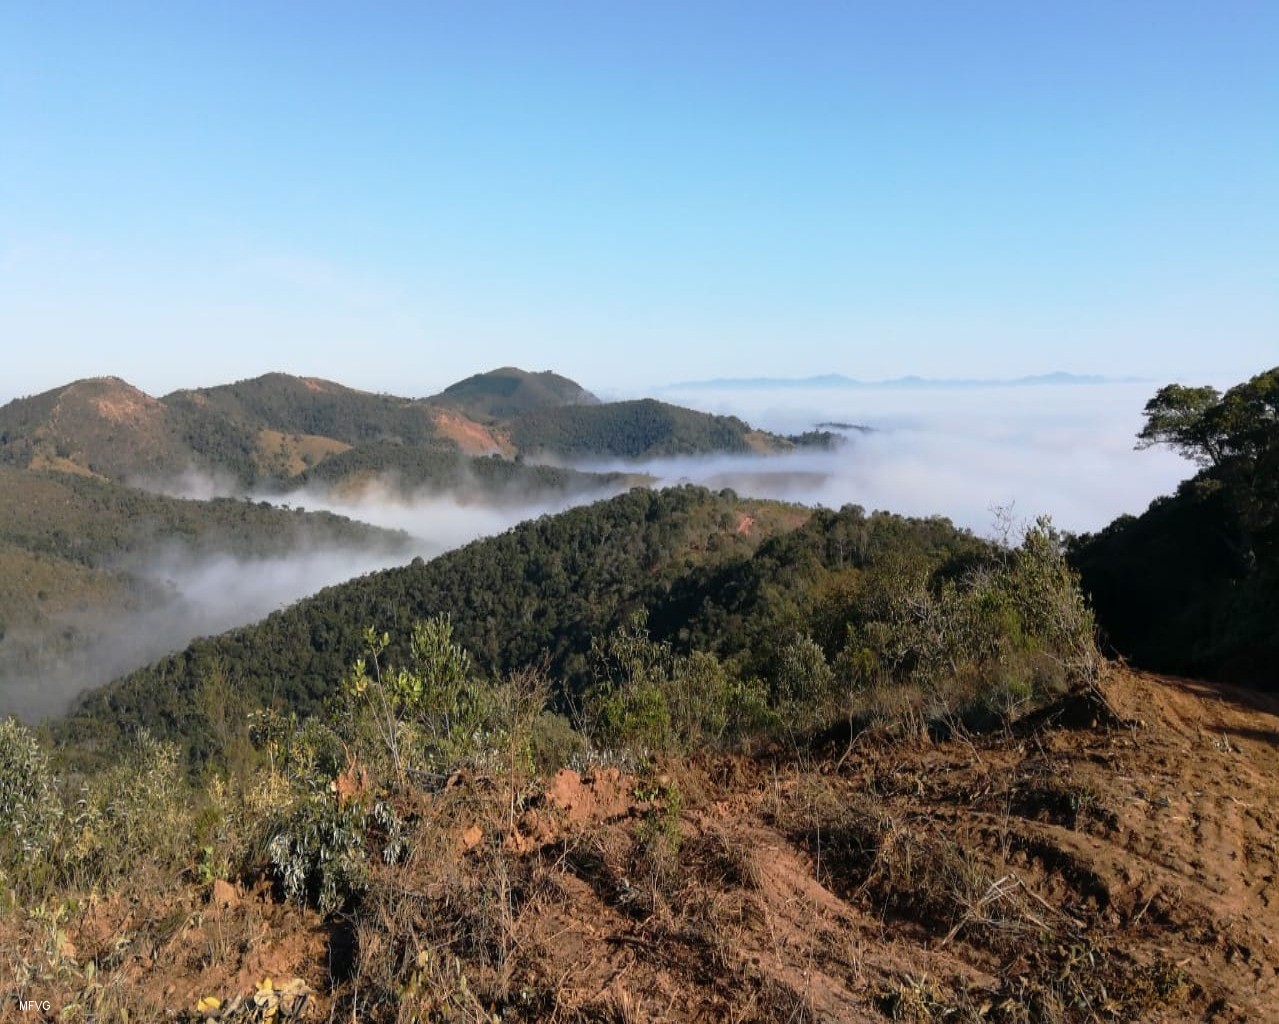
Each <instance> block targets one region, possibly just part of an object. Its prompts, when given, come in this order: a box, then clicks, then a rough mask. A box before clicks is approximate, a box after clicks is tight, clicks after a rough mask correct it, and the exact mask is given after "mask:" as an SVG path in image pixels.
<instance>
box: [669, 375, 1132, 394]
mask: <svg viewBox="0 0 1279 1024" xmlns="http://www.w3.org/2000/svg"><path fill="white" fill-rule="evenodd" d="M1142 381H1143V378H1141V377H1106V376H1102V375H1098V374H1088V373H1084V374H1081V373H1066V372H1064V371H1061V370H1057V371H1054V372H1052V373H1041V374H1034V375H1031V376H1028V377H919V376H915V375H909V376H905V377H891V378H888V379H885V380H859V379H857V378H855V377H846V376H844V375H843V374H840V373H825V374H820V375H818V376H814V377H715V378H711V379H709V380H689V381H679V382H677V383H674V384H667V385H664V386H663V387H660V388H658V389H657V390H658V391H659V392H675V391H692V390H694V389H697V388H721V389H725V390H738V389H740V390H746V389H763V390H769V389H786V388H885V389H888V388H990V387H1033V386H1037V385H1043V384H1133V383H1140V382H1142Z"/></svg>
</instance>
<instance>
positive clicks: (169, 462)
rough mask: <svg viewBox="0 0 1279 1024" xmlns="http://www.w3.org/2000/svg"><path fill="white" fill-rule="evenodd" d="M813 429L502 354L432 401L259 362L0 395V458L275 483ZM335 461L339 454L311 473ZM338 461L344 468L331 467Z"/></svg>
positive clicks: (714, 448) (546, 483) (454, 476)
mask: <svg viewBox="0 0 1279 1024" xmlns="http://www.w3.org/2000/svg"><path fill="white" fill-rule="evenodd" d="M820 440H821V439H820V438H818V439H814V438H809V437H807V436H806V437H805V438H803V439H793V438H785V437H780V436H778V435H775V434H770V433H767V432H765V431H760V430H755V429H754V428H752V427H751V426H750V425H749V424H747V423H745V422H743V421H742V420H739V419H737V418H735V417H726V416H714V415H711V414H709V413H703V412H698V411H696V410H693V409H685V408H682V407H680V406H676V405H670V404H668V403H663V402H657V401H654V400H652V399H645V400H641V401H634V402H608V403H605V402H601V401H600V400H599V399H598V398H597V397H596V396H595V395H593V394H591V392H589V391H587V390H586V389H585V388H583V387H582V386H581V385H580V384H578V383H576V382H575V381H572V380H570V379H568V378H567V377H563V376H560V375H559V374H556V373H553V372H550V371H543V372H540V373H530V372H528V371H525V370H521V369H518V368H516V367H509V366H508V367H502V368H500V369H497V370H493V371H490V372H488V373H481V374H476V375H474V376H472V377H468V378H466V379H465V380H462V381H459V382H457V383H455V384H452V385H450V386H449V387H447V388H445V389H444V391H442V392H440V393H439V394H437V395H432V396H428V397H426V398H405V397H400V396H395V395H386V394H373V393H371V392H366V391H359V390H356V389H354V388H349V387H346V386H344V385H342V384H338V383H335V382H333V381H327V380H323V379H320V378H317V377H297V376H292V375H289V374H284V373H268V374H265V375H263V376H260V377H255V378H252V379H248V380H242V381H237V382H235V383H233V384H223V385H218V386H215V387H207V388H193V389H184V390H180V391H174V392H172V393H171V394H168V395H165V396H164V397H163V398H154V397H152V396H150V395H147V394H145V393H144V392H142V391H140V390H138V389H137V388H135V387H133V386H132V385H131V384H128V383H127V382H125V381H123V380H120V379H119V378H115V377H104V378H94V379H92V380H82V381H76V382H74V383H71V384H68V385H65V386H63V387H61V388H55V389H53V390H51V391H48V392H45V393H43V394H40V395H35V396H32V397H28V398H20V399H16V400H14V401H12V402H10V403H8V404H7V405H5V406H3V407H0V463H7V464H9V465H15V466H18V467H21V468H30V469H47V470H57V471H63V472H72V473H80V474H86V475H93V476H98V477H103V478H106V479H110V480H115V481H117V482H133V483H139V482H140V483H144V484H145V483H148V482H150V483H154V482H156V481H163V480H165V479H174V478H179V477H181V476H182V475H183V474H185V473H187V472H190V471H195V472H198V473H207V474H215V475H219V476H222V477H226V476H228V475H229V476H230V477H231V478H232V479H234V480H235V481H236V482H238V483H239V484H240V485H241V486H242V487H257V488H261V487H267V488H271V489H276V490H280V491H287V490H290V489H294V488H297V487H300V486H303V485H304V484H306V483H307V482H314V481H316V480H324V481H326V482H327V483H329V484H331V485H334V486H337V485H342V484H344V483H345V484H348V485H349V484H351V483H352V482H353V481H354V480H357V479H364V478H366V477H367V476H368V474H369V473H370V472H371V471H373V470H381V471H384V472H394V473H396V474H397V478H398V479H400V480H401V481H402V482H403V483H404V484H405V485H406V486H408V485H411V486H413V487H427V488H430V487H433V486H434V487H437V488H438V489H448V488H451V487H452V486H454V485H455V483H456V482H457V480H458V479H459V478H467V479H469V480H472V481H478V482H479V483H478V486H480V488H481V489H483V487H485V486H490V485H491V486H498V485H499V484H500V486H501V487H502V488H505V489H509V488H511V487H520V486H526V487H528V488H529V489H531V490H539V489H541V490H545V489H548V488H549V489H562V488H563V487H565V486H572V487H583V486H585V487H590V486H593V485H594V486H598V487H600V488H604V487H608V486H613V485H614V484H615V483H616V480H615V479H614V478H611V477H601V478H600V479H598V480H593V479H592V478H591V477H590V476H589V475H588V474H576V475H573V476H571V477H570V476H568V475H561V476H559V477H557V476H555V475H554V474H547V473H536V474H534V473H529V472H525V471H524V470H523V469H522V468H521V469H512V470H511V471H509V472H503V473H494V472H493V471H492V467H490V466H488V465H484V466H477V464H476V463H475V460H476V459H477V458H485V459H488V458H491V457H493V456H496V457H497V458H499V459H501V460H506V461H510V462H512V463H513V464H515V465H520V464H522V458H521V457H523V456H529V457H535V458H549V459H552V460H560V459H573V458H579V459H590V458H628V459H637V460H638V459H648V458H655V457H659V456H668V455H682V454H716V453H743V452H778V451H787V450H789V449H791V448H793V447H795V445H796V444H797V443H803V444H812V443H818V441H820ZM826 440H827V441H828V442H829V438H827V439H826ZM328 460H335V461H333V462H332V463H331V464H330V467H329V468H328V469H326V470H325V471H323V472H317V470H318V467H320V466H321V465H323V464H324V463H325V462H326V461H328ZM343 466H345V467H349V475H348V476H346V477H344V476H343V475H342V474H340V473H338V472H337V470H338V469H339V467H343ZM486 482H487V483H486Z"/></svg>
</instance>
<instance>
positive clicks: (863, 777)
mask: <svg viewBox="0 0 1279 1024" xmlns="http://www.w3.org/2000/svg"><path fill="white" fill-rule="evenodd" d="M660 771H661V773H662V774H661V775H660V776H658V777H656V778H654V777H653V776H649V775H646V776H645V777H643V778H638V777H635V776H632V775H628V774H626V773H624V772H621V771H618V770H617V769H612V770H608V771H604V770H599V771H596V772H594V773H593V774H589V775H587V774H579V773H576V772H569V771H561V772H560V773H558V774H557V775H555V776H554V777H553V778H552V779H551V780H550V781H549V782H548V783H547V784H545V785H544V786H543V787H542V789H541V792H540V796H538V797H536V798H535V799H534V800H533V801H532V802H531V803H526V804H525V805H524V806H523V809H522V810H512V808H513V807H515V804H514V803H513V802H512V798H511V796H510V794H504V793H503V792H501V790H500V786H497V788H495V783H494V782H493V781H492V780H485V779H483V778H476V779H467V780H462V779H459V780H455V782H451V783H450V785H449V786H448V787H446V788H445V789H443V790H441V791H439V792H436V793H430V794H428V793H422V794H419V795H417V796H415V798H414V804H413V806H414V807H416V808H417V810H416V812H415V813H416V814H417V820H418V822H419V832H418V836H419V840H418V845H416V846H415V848H414V850H413V852H412V853H411V854H410V856H409V859H408V861H407V863H405V864H401V865H396V866H391V867H385V866H377V867H375V869H374V875H373V884H372V887H371V889H370V891H369V894H368V895H367V896H366V897H365V899H364V901H363V903H362V905H361V906H360V907H359V908H358V909H356V910H355V911H354V913H353V916H351V917H342V918H340V919H339V920H337V921H333V922H325V921H323V920H321V919H320V918H319V917H318V916H317V915H316V914H314V913H313V912H311V911H308V910H302V909H299V908H296V907H293V906H289V905H286V904H283V903H280V902H279V901H278V897H277V896H276V895H275V894H274V893H273V892H272V891H271V890H270V888H269V887H267V886H266V885H265V883H257V884H254V883H251V882H250V883H248V884H247V885H244V886H243V887H242V888H238V889H235V890H234V891H231V892H229V891H228V889H227V888H226V887H220V888H219V890H218V895H217V897H215V898H210V897H209V896H208V895H207V894H206V893H205V892H204V891H203V890H199V889H196V888H195V887H189V888H181V889H179V890H177V891H176V892H171V893H169V894H167V895H166V894H159V893H156V892H153V891H147V890H145V889H143V890H140V891H136V892H134V891H130V892H120V893H117V894H114V895H113V896H111V897H110V898H109V899H107V900H105V901H103V902H101V903H99V904H96V905H92V906H90V907H88V908H86V909H84V910H83V911H82V912H80V913H79V915H78V916H75V917H73V918H72V919H71V920H69V921H67V922H66V924H65V926H64V931H65V940H66V942H67V947H66V950H65V951H64V952H63V953H62V954H59V955H62V956H63V959H64V962H65V967H66V972H65V976H66V978H67V979H68V983H67V987H66V988H65V990H62V991H59V992H58V993H56V995H57V998H59V999H62V1000H63V1001H64V1004H65V1003H66V1002H67V1001H70V1000H73V999H75V998H79V996H78V995H77V990H76V989H75V985H74V984H73V983H72V979H81V980H82V979H83V978H84V974H85V970H86V967H87V965H88V964H89V963H90V962H93V963H96V964H97V968H96V975H95V976H96V978H97V979H98V982H99V983H100V984H105V985H107V986H116V987H117V990H120V989H124V990H129V991H136V992H137V993H139V998H140V1000H141V1002H142V1003H145V1004H146V1005H149V1006H154V1007H156V1008H157V1010H158V1009H161V1008H167V1009H172V1010H176V1011H180V1012H182V1013H186V1014H189V1016H188V1017H187V1019H198V1017H197V1015H195V1013H194V1010H193V1009H192V1008H193V1007H194V1006H195V1004H196V1003H197V1001H198V1000H199V999H201V998H203V997H216V998H217V999H219V1000H223V1001H229V1000H232V999H234V998H235V997H237V996H238V997H241V998H244V997H245V996H246V995H249V996H251V995H252V994H253V993H254V992H256V991H257V986H260V984H261V982H262V979H263V977H265V976H268V975H269V976H271V977H273V978H279V979H291V978H298V979H301V981H302V982H304V983H305V984H306V985H307V986H309V988H310V989H313V990H314V997H313V998H312V999H311V1000H310V1001H309V1002H308V1005H307V1009H306V1014H307V1015H308V1016H307V1018H306V1019H314V1020H324V1019H329V1018H330V1014H332V1019H342V1020H347V1019H360V1020H386V1021H393V1020H397V1019H408V1018H406V1017H397V1014H398V1013H400V1012H401V1000H402V999H404V998H412V999H417V1000H418V1003H416V1004H414V1005H416V1006H418V1007H419V1008H423V1007H425V1008H427V1010H429V1009H430V1008H431V1007H434V1009H435V1011H438V1016H437V1017H435V1016H430V1015H429V1013H428V1012H427V1010H423V1011H422V1013H421V1015H420V1017H419V1018H418V1019H441V1020H444V1019H449V1020H451V1019H458V1020H479V1019H485V1018H482V1017H481V1016H480V1015H479V1014H480V1013H481V1012H483V1013H488V1014H498V1015H500V1019H501V1020H504V1021H512V1020H520V1021H536V1020H548V1021H564V1022H569V1021H588V1020H611V1021H623V1020H624V1021H659V1020H660V1021H690V1022H691V1021H721V1020H733V1021H760V1022H763V1021H782V1020H793V1021H885V1020H902V1021H915V1022H928V1021H938V1022H940V1021H993V1022H1005V1024H1012V1022H1032V1021H1063V1022H1075V1021H1080V1022H1082V1021H1132V1020H1149V1021H1222V1022H1225V1021H1230V1022H1243V1021H1273V1020H1276V1019H1279V945H1277V944H1279V934H1277V932H1276V926H1275V925H1276V921H1279V906H1276V899H1277V898H1279V890H1277V889H1276V880H1277V879H1279V702H1276V700H1275V699H1274V698H1273V697H1270V696H1266V695H1261V694H1257V693H1249V692H1246V691H1240V690H1235V689H1231V688H1228V687H1221V686H1211V685H1208V684H1204V683H1195V682H1190V681H1186V680H1179V679H1167V678H1160V677H1155V676H1151V675H1146V674H1141V673H1135V672H1131V671H1128V670H1125V669H1122V668H1116V669H1112V670H1111V671H1110V672H1109V674H1108V675H1107V676H1106V678H1104V679H1103V681H1102V683H1101V684H1100V689H1099V697H1098V699H1096V700H1091V701H1090V700H1087V699H1084V698H1082V697H1073V698H1068V699H1066V700H1065V701H1064V702H1063V703H1062V704H1061V705H1060V706H1058V707H1056V708H1055V709H1054V710H1053V711H1052V712H1051V713H1050V714H1049V715H1047V716H1046V718H1045V719H1044V720H1043V721H1040V722H1039V723H1037V724H1036V725H1035V727H1033V728H1031V727H1026V728H1019V729H1016V730H1013V731H1010V732H1006V733H1001V734H999V735H994V736H986V737H970V738H965V739H959V740H954V741H947V742H935V743H933V742H927V741H917V742H911V743H897V744H889V743H878V744H874V743H869V742H865V741H863V742H861V743H859V744H858V745H856V746H855V747H854V748H853V749H852V750H851V751H847V752H845V751H843V750H836V751H833V752H832V753H831V754H830V755H829V756H828V757H825V758H818V759H816V760H814V759H812V758H809V759H805V760H804V761H802V762H797V761H795V760H794V759H791V758H789V757H787V756H784V755H783V754H782V753H781V752H777V753H776V755H765V756H759V757H755V758H743V757H729V756H723V757H705V758H699V759H697V760H696V761H695V762H693V763H692V764H687V763H682V764H671V765H665V766H663V767H662V768H661V769H660ZM16 928H17V926H16V925H15V924H14V922H13V921H12V919H11V920H10V921H9V922H8V923H7V924H5V925H4V931H5V934H4V937H3V944H2V947H3V955H4V957H5V958H8V959H12V958H13V957H14V955H15V949H18V948H20V947H19V946H17V945H15V943H18V942H19V941H22V942H26V943H28V944H29V943H34V942H37V941H52V940H51V939H50V940H46V939H42V938H41V934H42V933H41V932H40V930H39V928H38V927H37V926H35V925H28V927H27V932H26V934H24V935H23V936H22V938H21V940H19V938H18V936H17V935H16V934H15V929H16ZM344 928H345V929H347V930H346V931H345V932H344V931H343V929H344ZM0 962H3V961H2V960H0ZM462 978H465V984H463V983H462V981H461V980H460V979H462ZM41 998H53V996H52V995H50V996H41ZM432 1000H434V1002H432ZM466 1007H470V1011H468V1012H463V1009H464V1008H466ZM471 1011H473V1012H471ZM450 1014H451V1015H450ZM207 1017H208V1018H209V1019H217V1017H216V1014H213V1013H210V1014H208V1015H207ZM245 1019H255V1018H245ZM487 1019H493V1018H492V1017H489V1018H487Z"/></svg>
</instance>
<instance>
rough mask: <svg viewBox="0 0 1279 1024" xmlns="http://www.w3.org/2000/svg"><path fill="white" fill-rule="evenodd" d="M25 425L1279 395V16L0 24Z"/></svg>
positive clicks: (83, 11)
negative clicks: (271, 407)
mask: <svg viewBox="0 0 1279 1024" xmlns="http://www.w3.org/2000/svg"><path fill="white" fill-rule="evenodd" d="M0 353H3V364H2V365H3V369H0V398H7V397H12V396H13V395H15V394H25V393H30V392H33V391H38V390H43V389H44V388H46V387H51V386H54V385H56V384H60V383H64V382H66V381H67V380H70V379H72V378H76V377H82V376H89V375H96V374H108V373H111V374H117V375H119V376H123V377H125V378H127V379H129V380H131V381H133V382H134V383H136V384H138V385H139V386H141V387H143V388H144V389H146V390H148V391H150V392H152V393H163V392H165V391H167V390H170V389H172V388H175V387H179V386H193V385H199V384H211V383H217V382H223V381H228V380H234V379H239V378H243V377H248V376H253V375H256V374H258V373H262V372H265V371H267V370H272V369H280V370H286V371H289V372H294V373H306V374H315V375H320V376H325V377H330V378H334V379H339V380H342V381H344V382H347V383H350V384H353V385H356V386H361V387H368V388H372V389H376V390H387V391H395V392H399V393H426V392H428V391H431V390H434V389H435V388H437V387H438V386H441V385H443V384H445V383H447V382H449V381H451V380H453V379H456V378H458V377H461V376H465V375H467V374H469V373H473V372H476V371H479V370H482V369H487V368H490V367H493V366H497V365H502V364H508V363H514V364H517V365H521V366H525V367H527V368H530V369H548V368H549V369H556V370H559V371H560V372H563V373H566V374H568V375H569V376H572V377H574V378H576V379H579V380H581V381H582V382H583V383H585V384H587V385H588V386H592V387H596V388H599V389H603V390H608V389H618V388H620V389H625V388H638V387H643V386H647V385H650V384H657V383H661V382H667V381H672V380H680V379H689V378H702V377H710V376H732V375H742V376H760V375H786V376H790V375H796V376H798V375H808V374H816V373H826V372H839V373H845V374H849V375H851V376H856V377H863V378H877V377H887V376H896V375H900V374H912V373H913V374H921V375H926V376H1002V375H1009V376H1014V375H1021V374H1027V373H1038V372H1044V371H1048V370H1055V369H1064V370H1071V371H1076V372H1101V373H1114V374H1137V375H1141V376H1143V377H1150V378H1152V379H1156V380H1163V379H1187V380H1200V379H1202V380H1210V381H1214V382H1218V383H1230V382H1232V381H1234V380H1237V379H1240V378H1242V377H1244V376H1246V375H1249V374H1251V373H1254V372H1257V371H1258V370H1261V369H1263V368H1265V367H1268V366H1271V365H1274V364H1275V363H1279V3H1272V2H1262V0H1258V2H1248V3H1243V2H1228V0H1212V2H1203V0H1196V2H1193V3H1190V2H1186V3H1183V2H1175V0H1159V2H1136V0H1132V2H1129V0H1124V2H1115V0H1104V2H1099V3H1089V2H1082V0H1070V2H1060V3H1037V2H1026V0H1016V2H1009V3H1005V4H988V3H980V2H972V3H968V2H965V3H955V2H951V0H939V2H937V3H930V4H921V3H910V2H899V0H893V2H865V3H859V2H851V0H850V2H838V3H836V2H832V3H820V4H819V3H801V2H796V0H789V2H777V3H752V2H747V0H732V2H724V3H697V2H695V0H680V2H673V3H665V2H655V0H646V2H643V3H638V2H637V3H622V2H599V0H583V2H581V3H571V4H559V3H543V2H535V3H530V2H516V3H509V4H496V3H487V2H482V0H466V2H457V3H450V4H442V3H440V4H433V3H426V2H413V3H402V4H396V3H371V4H360V3H345V4H333V3H324V2H317V0H309V2H306V3H283V2H274V0H254V2H252V3H248V2H245V3H233V2H219V3H207V2H200V3H188V2H165V3H158V2H148V3H143V4H136V3H128V2H122V0H112V2H110V3H103V4H95V3H91V2H80V3H75V4H64V3H50V2H47V0H36V2H23V0H0Z"/></svg>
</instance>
